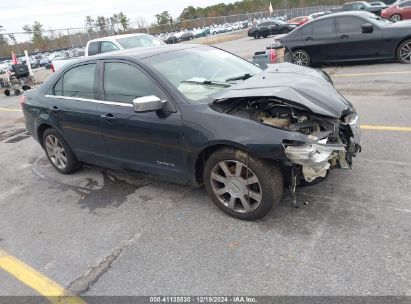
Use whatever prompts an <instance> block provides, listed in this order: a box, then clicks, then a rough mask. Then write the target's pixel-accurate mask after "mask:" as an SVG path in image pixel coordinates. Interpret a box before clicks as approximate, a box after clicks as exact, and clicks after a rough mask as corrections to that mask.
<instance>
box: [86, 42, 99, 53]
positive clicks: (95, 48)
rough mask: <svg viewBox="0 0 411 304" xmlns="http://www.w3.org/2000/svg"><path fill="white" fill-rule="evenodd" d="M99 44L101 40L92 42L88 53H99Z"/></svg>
mask: <svg viewBox="0 0 411 304" xmlns="http://www.w3.org/2000/svg"><path fill="white" fill-rule="evenodd" d="M98 44H99V42H98V41H96V42H91V43H90V44H89V45H88V55H89V56H92V55H96V54H98Z"/></svg>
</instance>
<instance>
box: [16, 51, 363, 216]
mask: <svg viewBox="0 0 411 304" xmlns="http://www.w3.org/2000/svg"><path fill="white" fill-rule="evenodd" d="M324 75H325V74H324V73H322V72H319V71H316V70H314V69H309V68H304V67H299V66H296V65H293V64H283V65H277V66H275V67H274V68H273V69H271V70H266V71H262V70H261V69H260V68H258V67H257V66H255V65H254V64H252V63H250V62H248V61H246V60H244V59H242V58H239V57H237V56H234V55H232V54H230V53H227V52H225V51H223V50H220V49H217V48H213V47H210V46H201V45H188V44H186V45H168V46H159V47H151V48H139V49H137V48H136V49H134V50H132V51H128V52H127V53H126V52H121V51H120V52H115V53H110V54H102V55H99V56H96V57H89V58H85V59H83V60H80V61H78V62H72V63H71V64H70V65H68V66H66V67H65V68H63V69H61V70H60V72H58V73H56V74H55V75H54V76H53V77H50V78H49V79H48V80H47V81H46V82H45V83H43V84H42V85H41V86H40V87H39V88H38V89H35V90H29V91H27V92H25V94H24V97H23V99H22V101H21V105H22V109H23V113H24V117H25V123H26V127H27V130H28V131H29V133H30V134H31V136H32V137H33V138H34V139H35V140H37V141H38V142H39V143H40V144H41V146H42V148H43V149H44V150H45V153H46V155H47V157H48V159H49V161H50V163H51V164H52V166H53V167H54V168H55V169H56V170H57V171H59V172H60V173H64V174H68V173H71V172H73V171H75V170H76V169H78V168H79V167H80V166H81V162H84V163H92V164H96V165H99V166H104V167H109V168H114V169H124V170H128V171H130V170H131V171H139V172H144V173H148V174H152V175H160V176H161V177H162V178H163V179H166V180H170V181H172V182H179V183H183V184H191V185H202V184H204V185H205V188H206V190H207V192H208V194H209V196H210V197H211V199H212V200H213V202H214V203H215V204H216V205H217V207H218V208H220V209H221V210H222V211H224V212H225V213H227V214H229V215H231V216H233V217H236V218H239V219H243V220H256V219H259V218H261V217H263V216H265V215H266V214H267V213H268V212H269V211H270V209H271V208H272V207H273V206H275V205H277V204H278V203H279V201H280V200H281V197H282V194H283V189H284V183H291V184H292V185H293V186H292V187H290V188H291V189H294V190H291V193H292V194H293V193H294V191H295V185H296V183H299V182H300V181H301V182H303V181H304V182H305V183H313V182H315V181H316V180H317V179H322V178H324V177H326V176H327V175H328V172H329V171H330V170H331V169H333V168H345V169H349V168H351V165H352V160H353V159H352V158H353V156H355V155H356V153H358V152H360V149H361V147H360V132H359V124H358V115H357V113H356V111H355V109H354V107H353V106H352V104H351V103H350V102H349V101H347V100H346V99H345V98H344V97H342V96H341V94H339V93H338V92H337V90H336V89H335V88H334V87H333V85H332V84H331V83H330V81H329V78H327V77H325V76H324Z"/></svg>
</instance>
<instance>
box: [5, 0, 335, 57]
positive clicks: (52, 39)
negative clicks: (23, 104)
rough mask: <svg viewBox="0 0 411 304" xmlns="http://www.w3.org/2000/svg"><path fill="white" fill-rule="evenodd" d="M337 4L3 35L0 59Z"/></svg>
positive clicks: (301, 13) (292, 14)
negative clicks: (110, 38) (150, 23)
mask: <svg viewBox="0 0 411 304" xmlns="http://www.w3.org/2000/svg"><path fill="white" fill-rule="evenodd" d="M334 7H336V6H335V5H319V6H312V7H301V8H287V9H279V10H275V11H273V12H272V13H271V14H270V12H269V11H265V12H254V13H246V14H241V15H231V16H219V17H204V18H197V19H193V20H184V21H180V22H174V23H168V24H163V25H159V26H151V27H145V28H137V27H133V26H131V27H130V29H128V30H126V31H120V30H119V28H116V27H113V26H101V27H81V28H68V29H56V30H45V31H42V33H41V36H40V37H39V36H38V35H37V36H36V37H33V36H34V35H33V33H27V32H19V33H1V34H2V35H3V37H5V38H6V39H7V41H8V44H6V45H0V57H8V58H9V57H10V54H11V52H12V51H13V52H15V53H16V54H22V53H23V52H24V50H28V52H29V53H30V54H34V53H37V52H46V51H53V50H62V49H70V48H83V47H85V46H86V44H87V42H88V41H89V40H91V39H96V38H101V37H106V36H112V35H117V34H131V33H148V34H152V35H156V34H160V33H168V32H174V31H179V30H182V29H193V28H202V27H208V26H215V25H221V24H226V23H235V22H244V21H248V22H250V21H253V20H255V19H264V18H270V17H273V18H275V17H284V18H285V19H286V20H289V19H292V18H295V17H299V16H308V15H310V14H313V13H318V12H323V11H328V10H330V9H331V8H334Z"/></svg>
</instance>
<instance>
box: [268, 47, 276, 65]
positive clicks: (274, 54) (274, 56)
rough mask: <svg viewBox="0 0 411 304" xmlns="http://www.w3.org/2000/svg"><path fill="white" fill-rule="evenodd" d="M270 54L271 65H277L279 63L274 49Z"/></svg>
mask: <svg viewBox="0 0 411 304" xmlns="http://www.w3.org/2000/svg"><path fill="white" fill-rule="evenodd" d="M269 54H270V63H276V62H277V52H276V51H275V50H274V49H270V50H269Z"/></svg>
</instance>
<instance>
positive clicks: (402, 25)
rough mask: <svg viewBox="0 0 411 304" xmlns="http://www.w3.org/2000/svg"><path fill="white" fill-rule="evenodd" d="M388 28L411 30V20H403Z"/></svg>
mask: <svg viewBox="0 0 411 304" xmlns="http://www.w3.org/2000/svg"><path fill="white" fill-rule="evenodd" d="M386 28H396V29H397V28H411V20H401V21H397V22H394V23H391V24H388V25H387V26H386Z"/></svg>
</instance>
